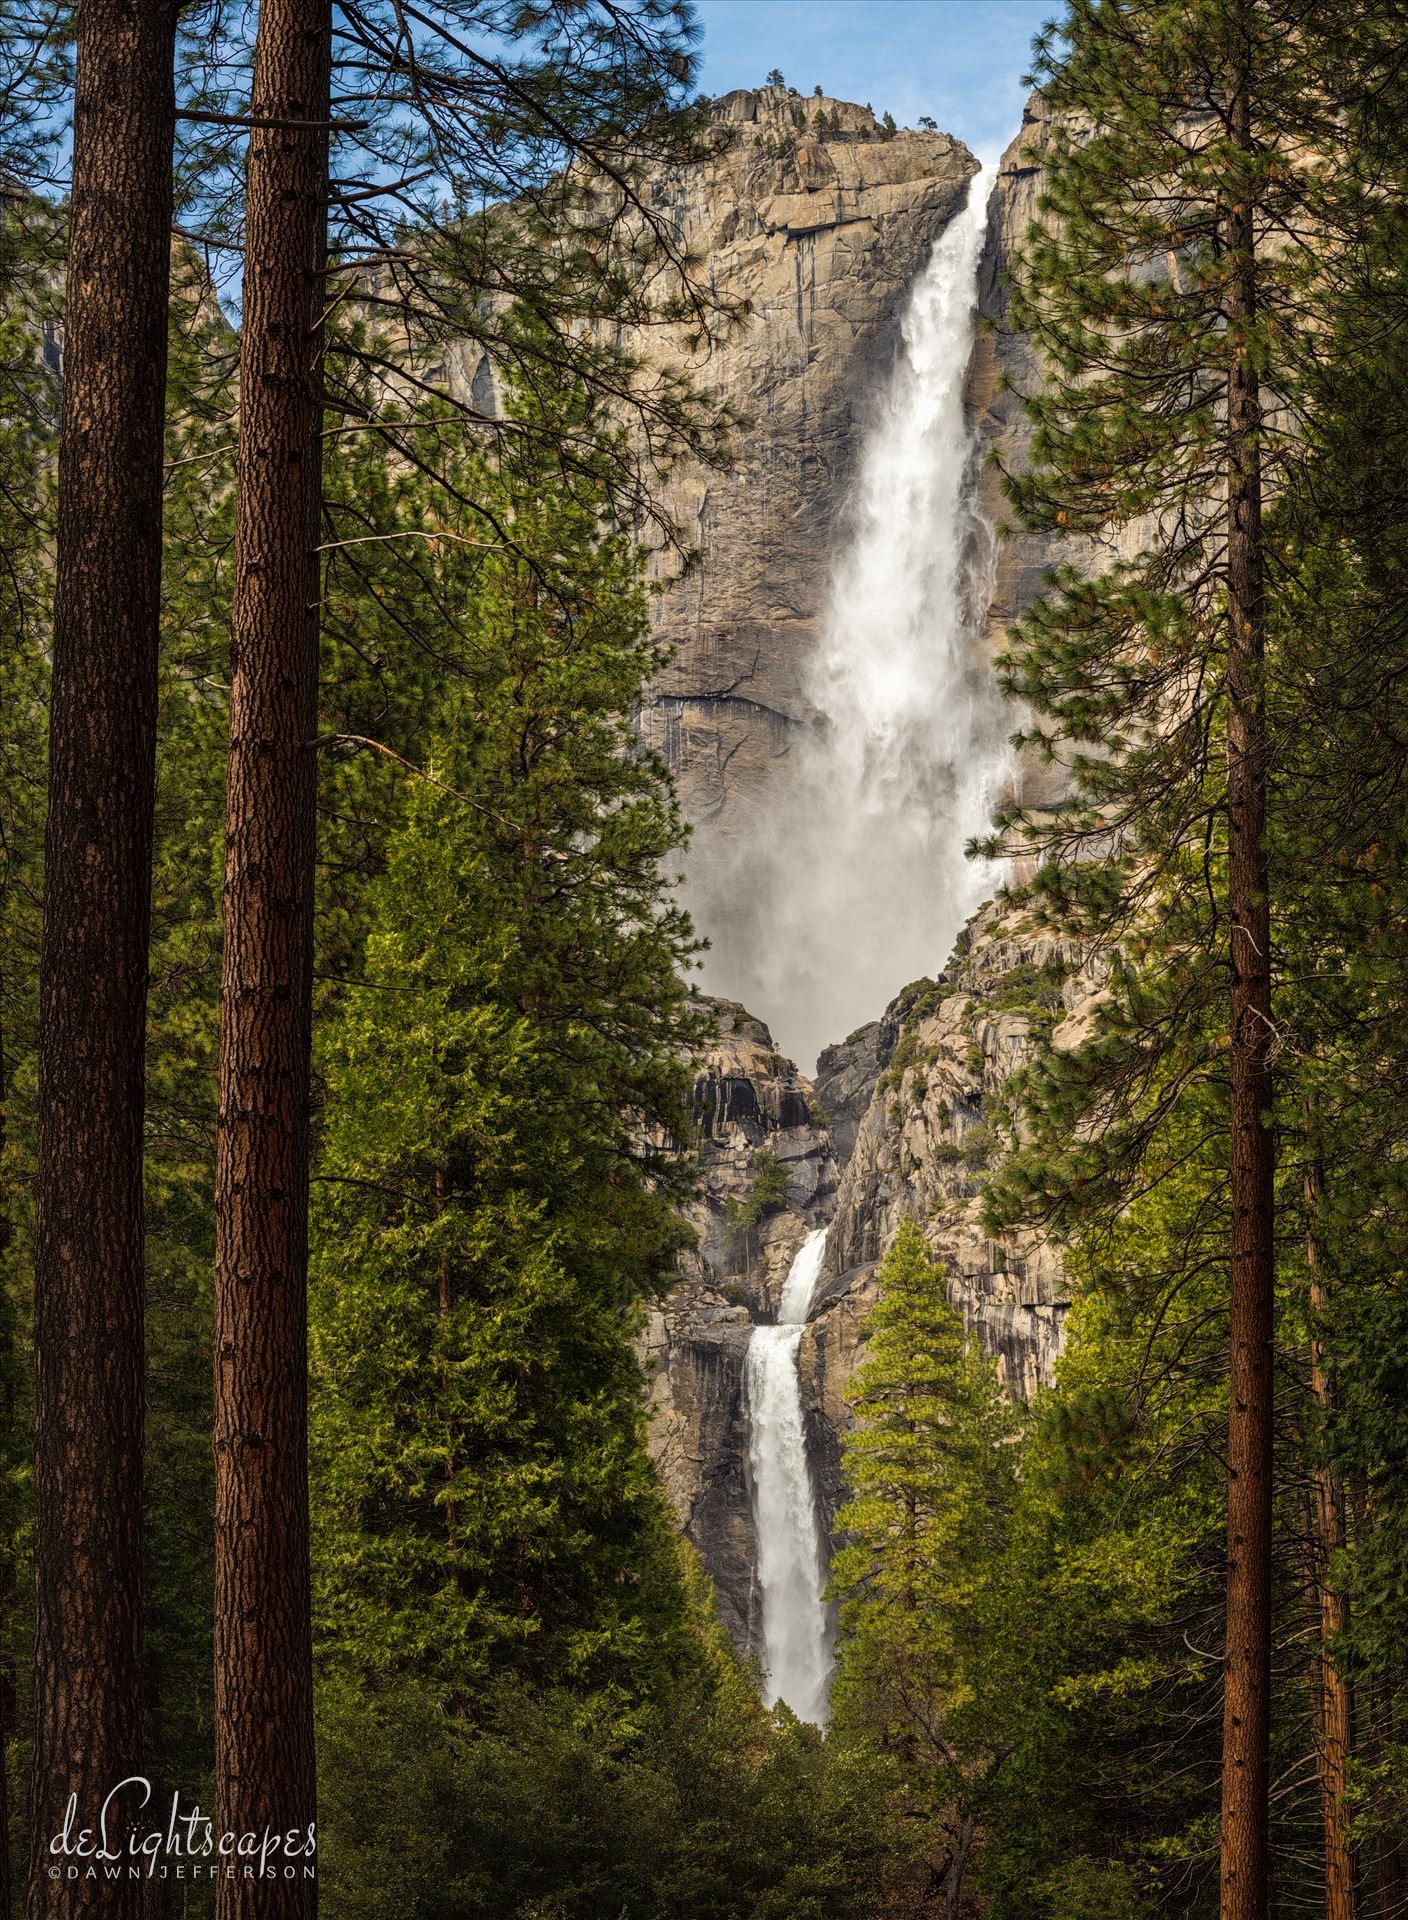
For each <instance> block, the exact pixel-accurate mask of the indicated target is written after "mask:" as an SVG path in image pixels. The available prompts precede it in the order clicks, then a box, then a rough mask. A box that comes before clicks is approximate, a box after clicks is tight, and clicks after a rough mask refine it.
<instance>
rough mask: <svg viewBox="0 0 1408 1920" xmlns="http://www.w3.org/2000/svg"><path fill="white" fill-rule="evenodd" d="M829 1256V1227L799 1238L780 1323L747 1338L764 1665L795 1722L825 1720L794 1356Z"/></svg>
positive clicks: (812, 1528)
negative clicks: (802, 1238)
mask: <svg viewBox="0 0 1408 1920" xmlns="http://www.w3.org/2000/svg"><path fill="white" fill-rule="evenodd" d="M825 1255H826V1229H825V1227H819V1228H818V1229H817V1230H816V1232H814V1233H810V1234H808V1236H807V1238H806V1239H805V1240H804V1241H803V1242H802V1245H801V1248H800V1250H799V1251H798V1254H797V1257H796V1259H795V1260H794V1261H793V1262H792V1265H791V1268H790V1269H789V1271H788V1274H787V1280H786V1283H785V1284H784V1286H783V1289H782V1301H781V1304H780V1306H779V1307H778V1311H777V1324H776V1326H772V1327H755V1328H754V1329H753V1337H752V1339H751V1340H750V1341H749V1343H748V1357H747V1364H746V1366H745V1369H744V1383H745V1387H746V1390H747V1395H748V1416H749V1438H748V1460H749V1464H750V1466H751V1468H752V1475H753V1532H754V1537H755V1539H756V1541H757V1554H758V1580H759V1584H760V1585H761V1587H762V1590H763V1665H764V1668H765V1670H766V1671H765V1682H766V1686H765V1696H764V1697H765V1698H766V1700H767V1703H768V1705H769V1706H773V1705H775V1704H776V1702H777V1701H779V1700H785V1701H786V1702H787V1704H788V1706H789V1707H791V1709H792V1711H793V1712H794V1713H795V1714H796V1715H797V1716H798V1718H799V1719H801V1720H811V1721H814V1722H815V1723H816V1724H817V1725H818V1726H819V1725H821V1723H822V1722H823V1721H824V1720H825V1718H826V1690H827V1683H828V1681H829V1679H830V1665H831V1662H830V1653H829V1649H828V1647H827V1632H826V1606H825V1603H824V1601H823V1599H822V1594H823V1592H824V1591H825V1587H826V1554H825V1550H824V1548H823V1545H822V1539H821V1529H820V1527H819V1526H818V1524H817V1515H816V1502H815V1500H814V1499H813V1496H812V1477H811V1469H810V1467H809V1465H808V1462H807V1441H806V1432H805V1429H804V1427H803V1423H802V1396H801V1389H800V1386H799V1383H798V1379H797V1354H798V1350H799V1348H800V1347H801V1344H802V1328H803V1326H804V1325H805V1323H806V1318H807V1310H808V1308H809V1307H810V1306H811V1300H812V1293H813V1290H814V1289H815V1286H816V1283H817V1278H818V1276H819V1275H820V1273H821V1263H822V1261H823V1259H824V1258H825Z"/></svg>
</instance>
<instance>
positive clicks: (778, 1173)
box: [724, 1147, 787, 1233]
mask: <svg viewBox="0 0 1408 1920" xmlns="http://www.w3.org/2000/svg"><path fill="white" fill-rule="evenodd" d="M748 1165H749V1169H750V1171H751V1173H752V1175H753V1179H752V1184H751V1185H750V1186H749V1188H748V1194H747V1198H746V1199H743V1200H728V1201H726V1202H725V1204H724V1219H725V1221H726V1222H727V1224H728V1226H729V1228H730V1229H731V1230H732V1231H733V1232H734V1233H751V1232H752V1231H753V1229H754V1228H755V1227H757V1226H760V1225H761V1224H762V1222H763V1221H764V1220H766V1219H767V1218H768V1216H769V1214H773V1213H779V1212H780V1211H781V1210H782V1208H783V1207H785V1206H786V1204H787V1167H786V1165H785V1163H784V1162H783V1161H781V1160H779V1159H778V1157H777V1155H776V1154H775V1153H769V1152H768V1151H767V1149H766V1147H760V1148H759V1149H758V1151H757V1152H756V1153H755V1154H754V1155H753V1156H752V1159H751V1160H750V1161H749V1163H748Z"/></svg>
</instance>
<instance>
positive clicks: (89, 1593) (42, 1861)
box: [28, 0, 177, 1920]
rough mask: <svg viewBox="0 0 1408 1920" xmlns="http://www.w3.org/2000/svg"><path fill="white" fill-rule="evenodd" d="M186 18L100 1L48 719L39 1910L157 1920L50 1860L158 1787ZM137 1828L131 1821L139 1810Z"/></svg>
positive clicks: (80, 17)
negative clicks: (153, 1608) (151, 1205)
mask: <svg viewBox="0 0 1408 1920" xmlns="http://www.w3.org/2000/svg"><path fill="white" fill-rule="evenodd" d="M176 14H177V7H176V5H175V4H174V3H173V0H80V4H79V7H78V12H77V23H76V25H77V79H76V91H75V100H74V145H73V187H72V197H71V201H70V212H69V251H68V289H67V310H66V315H65V348H64V376H63V420H62V427H61V433H60V445H59V511H58V541H57V571H56V578H55V600H54V657H53V681H52V694H51V701H50V716H49V812H48V823H47V828H46V835H45V847H44V929H43V944H42V952H41V960H40V1003H39V1040H40V1062H39V1094H38V1140H37V1149H36V1174H35V1251H34V1296H35V1297H34V1339H35V1372H36V1403H35V1422H36V1430H35V1538H34V1552H35V1596H36V1617H35V1658H34V1683H35V1720H34V1752H33V1772H32V1822H31V1843H30V1871H29V1896H28V1912H29V1914H30V1917H31V1920H39V1916H41V1915H54V1916H56V1917H57V1916H58V1915H60V1914H62V1915H64V1916H67V1917H68V1920H72V1917H73V1916H77V1915H83V1914H89V1913H99V1912H101V1913H103V1914H105V1915H124V1916H125V1915H129V1914H132V1915H135V1914H136V1913H137V1911H138V1909H139V1907H140V1902H141V1887H140V1884H139V1883H136V1882H126V1881H123V1882H119V1883H116V1884H113V1883H104V1882H102V1881H99V1880H93V1881H81V1880H80V1881H75V1882H66V1881H55V1880H51V1879H50V1878H49V1871H48V1870H49V1867H50V1865H51V1864H52V1862H51V1856H50V1853H49V1841H50V1839H51V1837H52V1836H53V1835H54V1834H56V1833H58V1832H59V1831H60V1830H61V1828H62V1826H63V1822H64V1811H65V1807H66V1805H67V1803H68V1800H69V1796H70V1795H71V1794H73V1795H76V1796H77V1804H78V1808H79V1809H80V1813H79V1824H80V1825H81V1824H83V1823H84V1821H85V1819H87V1818H88V1817H89V1816H91V1818H92V1819H93V1820H94V1821H95V1820H96V1818H97V1813H98V1809H99V1806H100V1803H101V1802H102V1800H103V1798H104V1796H105V1795H106V1794H107V1793H108V1792H109V1791H110V1790H111V1789H112V1788H114V1787H115V1786H116V1785H117V1784H118V1782H119V1781H121V1780H122V1779H123V1778H124V1776H126V1775H128V1774H130V1773H133V1772H135V1771H139V1770H140V1762H141V1755H142V1695H141V1552H142V1396H143V1370H144V1367H143V1360H144V1356H143V1338H142V1315H143V1305H144V1284H143V1257H144V1256H143V1240H142V1119H143V1102H144V1093H145V1083H144V1037H145V1032H144V1030H145V1024H146V994H147V936H148V930H149V922H150V911H151V868H152V832H153V826H152V820H153V804H154V802H153V790H154V784H155V753H156V710H157V644H158V620H159V608H160V591H161V498H162V451H163V450H162V432H163V422H164V410H165V388H166V331H167V298H168V293H169V288H170V275H171V213H172V153H173V146H174V140H175V125H176V103H175V82H174V77H173V75H174V64H175V33H176ZM133 1810H135V1809H131V1808H126V1807H124V1808H122V1809H121V1811H122V1812H124V1813H125V1812H129V1811H133Z"/></svg>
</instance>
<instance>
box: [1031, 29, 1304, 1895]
mask: <svg viewBox="0 0 1408 1920" xmlns="http://www.w3.org/2000/svg"><path fill="white" fill-rule="evenodd" d="M1305 13H1306V10H1305V9H1303V8H1299V7H1295V8H1282V7H1280V6H1279V5H1277V4H1276V3H1275V0H1238V4H1235V5H1222V4H1218V5H1209V6H1200V5H1189V4H1186V0H1119V3H1118V4H1103V3H1102V0H1075V4H1073V5H1072V6H1071V7H1070V9H1069V12H1068V15H1067V18H1066V20H1065V22H1064V23H1063V26H1062V29H1061V34H1062V37H1061V39H1059V40H1058V39H1057V38H1056V37H1055V34H1054V32H1053V33H1052V34H1050V35H1048V36H1046V37H1045V38H1044V40H1043V41H1042V42H1041V43H1040V44H1039V55H1038V70H1039V73H1040V75H1041V78H1042V79H1043V81H1044V83H1045V92H1046V97H1047V103H1048V107H1049V109H1050V110H1051V111H1052V112H1053V114H1054V115H1055V116H1056V121H1055V135H1054V139H1053V143H1052V147H1051V151H1050V153H1049V155H1048V157H1047V167H1048V183H1049V190H1048V196H1047V200H1046V205H1045V210H1044V213H1043V217H1042V219H1041V220H1040V221H1039V222H1038V225H1037V227H1036V229H1035V230H1034V233H1033V235H1032V236H1031V237H1030V239H1028V240H1027V241H1026V242H1024V243H1023V246H1022V248H1021V249H1020V257H1019V259H1018V261H1017V263H1016V269H1015V278H1016V294H1015V298H1014V302H1013V309H1012V312H1013V319H1014V322H1015V323H1016V324H1018V325H1021V326H1024V327H1027V328H1029V329H1030V330H1031V331H1032V332H1033V334H1034V336H1035V339H1036V341H1037V343H1038V346H1039V348H1040V350H1041V353H1042V356H1043V363H1044V368H1045V371H1046V376H1047V377H1046V381H1045V384H1044V386H1043V389H1042V391H1041V392H1040V393H1038V394H1035V395H1032V396H1029V397H1028V405H1029V407H1030V410H1031V413H1032V416H1033V419H1034V421H1035V425H1036V432H1035V437H1034V441H1033V461H1032V467H1031V470H1030V472H1029V473H1027V474H1026V475H1024V476H1021V477H1020V478H1016V479H1014V480H1013V481H1012V482H1011V492H1012V497H1013V499H1014V500H1015V502H1016V504H1017V506H1018V508H1019V510H1020V511H1021V513H1022V515H1023V517H1024V520H1025V521H1026V523H1027V524H1028V525H1030V526H1034V527H1041V528H1043V529H1045V530H1047V531H1055V530H1058V529H1067V530H1068V531H1069V532H1071V533H1073V534H1075V535H1078V536H1083V537H1084V539H1085V541H1086V543H1087V544H1086V546H1085V547H1084V549H1083V552H1084V553H1086V554H1088V555H1089V557H1090V564H1088V565H1084V566H1082V565H1077V564H1074V563H1073V564H1072V565H1070V566H1067V567H1065V568H1062V569H1060V570H1058V571H1057V573H1056V574H1055V576H1054V578H1053V580H1052V582H1051V585H1050V587H1049V590H1048V591H1047V592H1046V593H1045V594H1044V595H1043V596H1042V597H1041V598H1040V599H1038V601H1037V602H1036V603H1035V605H1034V606H1033V607H1032V608H1031V609H1030V610H1029V611H1028V613H1027V614H1026V615H1025V616H1024V618H1023V620H1022V621H1021V622H1020V623H1019V624H1018V626H1017V627H1016V629H1015V630H1014V632H1013V635H1012V637H1011V641H1010V645H1009V651H1008V654H1007V656H1006V659H1005V662H1004V676H1005V684H1006V686H1007V688H1008V690H1009V692H1011V693H1013V694H1014V695H1016V696H1017V697H1019V698H1021V699H1023V700H1026V701H1028V702H1029V703H1030V704H1031V706H1032V707H1033V708H1034V709H1035V711H1036V712H1037V713H1038V714H1039V715H1041V716H1042V721H1041V722H1039V723H1038V725H1037V726H1036V727H1034V728H1033V729H1032V730H1031V732H1030V734H1029V736H1028V738H1029V742H1030V743H1031V744H1033V745H1035V746H1036V747H1037V748H1038V749H1039V750H1040V751H1043V752H1045V753H1047V754H1048V755H1051V756H1053V757H1061V758H1063V759H1064V760H1065V762H1066V764H1067V766H1068V769H1069V776H1070V789H1069V798H1068V799H1067V801H1066V802H1065V803H1064V805H1063V806H1061V807H1060V808H1059V809H1058V810H1057V813H1056V815H1055V816H1054V818H1051V819H1047V820H1044V821H1037V820H1035V819H1031V818H1029V819H1027V820H1026V821H1025V822H1024V823H1022V827H1021V830H1020V832H1019V834H1018V836H1017V837H1021V838H1024V839H1025V843H1026V844H1027V845H1028V847H1029V848H1031V849H1032V850H1034V851H1035V852H1036V853H1037V855H1038V869H1039V870H1038V872H1037V874H1036V877H1035V879H1034V880H1033V881H1032V882H1031V883H1030V884H1029V885H1027V886H1024V887H1021V888H1017V889H1014V890H1013V895H1012V897H1013V898H1014V900H1020V901H1022V902H1023V904H1025V905H1027V906H1028V907H1031V908H1033V909H1035V910H1036V911H1037V913H1038V914H1039V915H1043V916H1049V917H1050V918H1051V919H1052V920H1053V921H1055V922H1056V923H1058V924H1060V925H1062V926H1064V927H1065V928H1067V929H1068V930H1076V931H1080V932H1083V933H1085V934H1086V935H1088V936H1090V937H1092V938H1093V939H1095V940H1097V941H1100V942H1102V943H1105V944H1106V945H1107V946H1109V947H1111V948H1113V949H1114V950H1115V952H1116V956H1117V968H1116V974H1115V981H1114V990H1113V992H1112V996H1111V1003H1110V1006H1109V1009H1108V1010H1107V1013H1106V1015H1105V1018H1104V1031H1103V1034H1102V1035H1101V1037H1100V1038H1099V1039H1098V1040H1097V1041H1096V1042H1095V1043H1094V1044H1093V1045H1092V1046H1090V1047H1088V1048H1086V1049H1084V1050H1082V1051H1081V1052H1080V1053H1079V1054H1078V1055H1076V1056H1075V1057H1073V1058H1071V1059H1068V1060H1067V1061H1065V1062H1063V1063H1061V1064H1060V1065H1053V1066H1052V1067H1051V1069H1050V1070H1049V1072H1047V1073H1046V1075H1045V1077H1044V1079H1043V1080H1042V1082H1041V1084H1040V1085H1039V1086H1038V1084H1037V1082H1036V1081H1035V1080H1034V1081H1032V1082H1029V1087H1028V1091H1029V1094H1030V1095H1031V1096H1032V1099H1031V1114H1032V1118H1033V1122H1034V1124H1035V1126H1036V1129H1037V1134H1038V1136H1039V1140H1040V1144H1039V1145H1035V1146H1034V1147H1033V1148H1032V1149H1031V1150H1030V1151H1028V1152H1025V1153H1022V1154H1020V1155H1019V1156H1018V1159H1017V1164H1016V1165H1015V1166H1014V1168H1013V1169H1012V1171H1011V1173H1010V1174H1009V1177H1008V1178H1007V1180H1006V1181H1005V1183H1004V1186H1005V1191H1003V1192H1002V1193H1000V1194H999V1195H998V1196H997V1200H996V1204H995V1206H994V1209H993V1212H994V1217H998V1216H999V1215H1002V1214H1003V1213H1004V1212H1005V1214H1006V1217H1008V1218H1011V1217H1013V1216H1014V1214H1016V1213H1020V1212H1021V1211H1022V1210H1023V1208H1024V1207H1028V1208H1030V1209H1031V1210H1033V1211H1036V1212H1045V1214H1046V1216H1047V1217H1048V1218H1049V1219H1052V1220H1059V1219H1061V1218H1063V1217H1064V1218H1065V1219H1067V1220H1069V1219H1070V1218H1071V1217H1072V1214H1073V1213H1074V1212H1077V1211H1089V1209H1091V1208H1092V1207H1097V1206H1099V1205H1100V1204H1101V1202H1102V1200H1107V1201H1109V1202H1110V1203H1111V1204H1117V1203H1118V1196H1119V1194H1120V1192H1121V1191H1122V1189H1123V1186H1124V1183H1125V1182H1126V1180H1128V1179H1129V1178H1130V1177H1131V1176H1132V1175H1133V1174H1134V1173H1135V1172H1136V1171H1137V1170H1138V1169H1139V1167H1140V1166H1141V1164H1142V1162H1143V1159H1144V1156H1145V1153H1146V1151H1147V1149H1148V1144H1149V1139H1150V1135H1151V1133H1152V1132H1153V1131H1154V1130H1155V1129H1157V1127H1158V1125H1159V1122H1160V1119H1161V1118H1162V1116H1163V1115H1164V1114H1165V1113H1166V1112H1167V1110H1168V1108H1169V1106H1170V1105H1171V1104H1176V1103H1177V1102H1178V1101H1179V1100H1180V1099H1182V1098H1184V1097H1185V1096H1186V1095H1187V1094H1188V1093H1190V1092H1191V1091H1192V1090H1194V1089H1196V1088H1197V1087H1198V1086H1199V1085H1200V1084H1201V1083H1202V1082H1203V1081H1204V1080H1207V1079H1215V1080H1218V1081H1225V1084H1226V1088H1227V1096H1228V1104H1227V1107H1226V1109H1225V1113H1226V1119H1225V1123H1224V1124H1225V1143H1226V1169H1227V1174H1226V1177H1227V1209H1226V1213H1225V1216H1224V1218H1225V1223H1226V1232H1227V1272H1228V1296H1227V1298H1228V1328H1227V1339H1228V1354H1229V1362H1228V1364H1229V1373H1230V1380H1231V1392H1230V1396H1229V1402H1228V1419H1229V1432H1228V1447H1229V1453H1228V1479H1227V1488H1228V1519H1227V1525H1228V1534H1227V1621H1226V1635H1225V1648H1224V1675H1225V1701H1224V1707H1225V1713H1224V1758H1223V1771H1222V1784H1223V1793H1224V1807H1223V1825H1222V1846H1223V1887H1224V1897H1223V1913H1224V1916H1225V1920H1234V1916H1235V1917H1236V1920H1264V1916H1265V1914H1266V1912H1267V1910H1268V1902H1269V1897H1270V1895H1269V1886H1268V1877H1267V1876H1268V1864H1267V1833H1268V1804H1269V1802H1268V1796H1269V1791H1270V1787H1269V1773H1268V1764H1269V1762H1268V1754H1269V1742H1270V1723H1269V1718H1268V1715H1269V1700H1270V1657H1271V1625H1272V1623H1271V1617H1270V1599H1271V1584H1272V1559H1271V1555H1272V1512H1273V1481H1272V1433H1273V1421H1274V1403H1275V1393H1274V1382H1273V1372H1272V1359H1273V1345H1272V1332H1273V1308H1274V1273H1275V1237H1274V1152H1273V1147H1274V1141H1273V1135H1272V1131H1271V1128H1270V1124H1269V1121H1270V1115H1271V1110H1272V1085H1271V1072H1270V1069H1271V1046H1272V1033H1273V1028H1272V1001H1271V991H1272V939H1271V929H1272V921H1271V890H1270V883H1269V872H1268V865H1267V840H1266V810H1267V774H1268V747H1267V723H1266V690H1265V681H1264V649H1265V631H1266V586H1265V579H1266V543H1265V536H1264V531H1263V526H1262V502H1263V493H1264V491H1265V489H1266V488H1267V486H1268V485H1269V484H1271V483H1272V481H1273V479H1274V477H1275V475H1276V474H1277V473H1278V471H1279V470H1280V468H1281V466H1282V465H1283V462H1282V460H1281V458H1280V457H1279V455H1278V453H1277V448H1278V446H1279V445H1281V444H1282V443H1281V442H1280V441H1279V440H1278V438H1277V437H1276V435H1275V433H1274V432H1273V429H1274V428H1275V427H1276V426H1277V425H1278V424H1281V425H1284V424H1285V409H1286V407H1287V404H1288V402H1289V401H1290V399H1291V396H1292V395H1293V393H1294V391H1295V390H1296V384H1297V370H1296V367H1295V365H1294V354H1293V350H1292V342H1293V340H1294V337H1295V327H1296V316H1297V315H1298V312H1299V307H1300V303H1301V300H1302V298H1303V295H1304V291H1305V286H1306V282H1307V270H1306V264H1305V254H1304V250H1303V248H1302V247H1301V246H1300V245H1298V244H1296V241H1297V240H1299V239H1301V238H1303V237H1304V236H1305V235H1306V234H1307V233H1308V232H1309V230H1310V228H1311V226H1312V224H1313V222H1314V220H1315V217H1316V214H1317V212H1318V211H1319V209H1320V208H1321V206H1322V205H1323V186H1322V183H1321V181H1320V179H1319V172H1320V168H1321V165H1322V163H1326V162H1328V161H1329V160H1330V159H1331V158H1332V157H1333V155H1334V154H1335V152H1336V151H1337V139H1338V136H1337V134H1336V132H1335V129H1334V113H1333V110H1332V108H1331V107H1330V105H1329V103H1327V102H1326V101H1325V100H1324V97H1323V94H1322V91H1321V86H1320V80H1321V74H1322V71H1323V69H1322V67H1321V65H1320V59H1319V53H1320V47H1319V42H1318V40H1317V38H1316V35H1315V33H1314V31H1313V30H1308V29H1307V26H1306V22H1305V20H1304V19H1303V18H1302V16H1303V15H1304V14H1305ZM1310 14H1311V16H1312V18H1313V16H1314V9H1311V10H1310ZM1288 236H1289V238H1288ZM1122 543H1124V545H1125V547H1126V548H1128V547H1129V546H1133V547H1134V548H1135V549H1136V550H1135V551H1134V553H1133V554H1132V556H1131V557H1127V558H1126V557H1119V558H1116V559H1114V560H1113V561H1112V562H1109V563H1108V564H1104V565H1103V566H1102V565H1101V562H1102V561H1103V560H1104V558H1105V555H1107V554H1108V553H1109V551H1110V550H1111V549H1112V548H1113V549H1114V551H1115V552H1116V553H1117V554H1119V553H1120V550H1121V544H1122ZM1017 821H1018V816H1017V814H1016V813H1012V814H1009V816H1008V825H1009V826H1010V827H1011V826H1016V825H1017ZM1136 969H1137V970H1136ZM1214 1009H1220V1010H1219V1011H1217V1012H1216V1017H1215V1018H1209V1017H1208V1016H1209V1013H1210V1011H1211V1010H1214ZM1042 1113H1044V1118H1037V1115H1038V1114H1042ZM1058 1116H1059V1117H1058ZM1047 1144H1054V1145H1055V1146H1056V1154H1055V1163H1056V1164H1055V1167H1054V1168H1052V1169H1051V1170H1045V1169H1042V1168H1041V1167H1039V1165H1038V1162H1039V1160H1040V1157H1041V1153H1042V1150H1043V1148H1044V1147H1045V1146H1046V1145H1047ZM1027 1181H1030V1182H1031V1185H1030V1186H1028V1188H1027V1191H1026V1193H1025V1195H1023V1194H1022V1191H1021V1190H1022V1188H1023V1185H1024V1183H1025V1182H1027Z"/></svg>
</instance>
